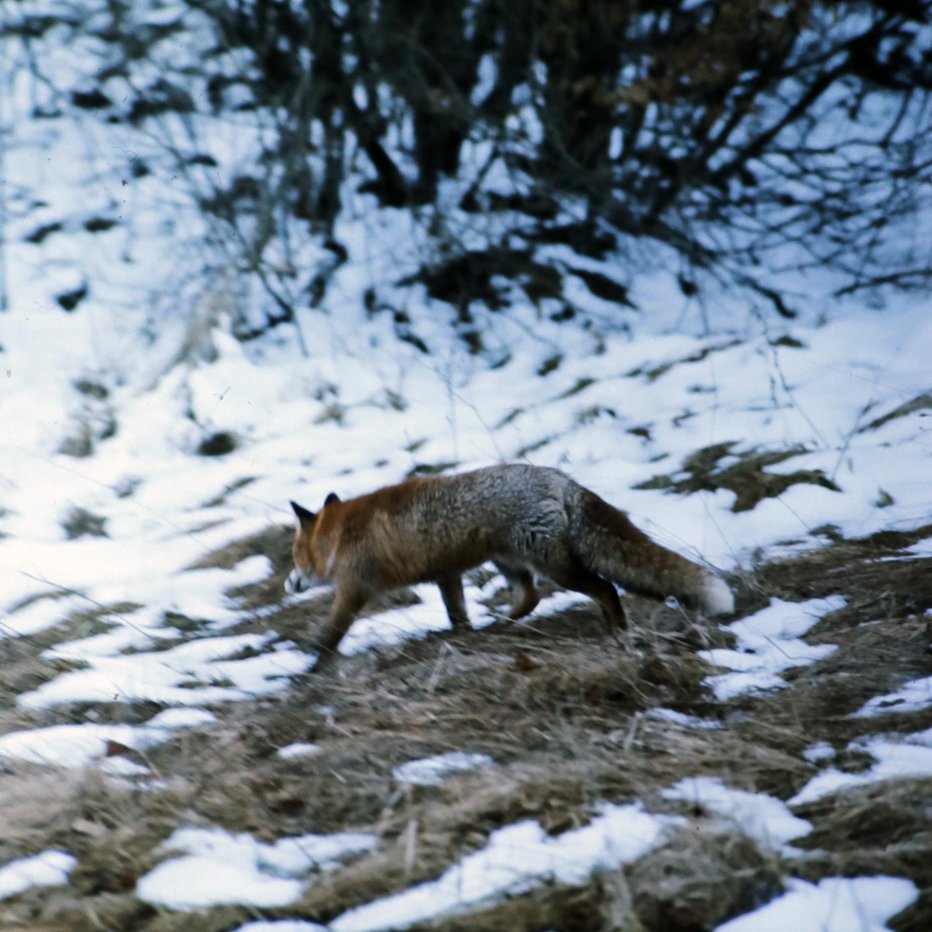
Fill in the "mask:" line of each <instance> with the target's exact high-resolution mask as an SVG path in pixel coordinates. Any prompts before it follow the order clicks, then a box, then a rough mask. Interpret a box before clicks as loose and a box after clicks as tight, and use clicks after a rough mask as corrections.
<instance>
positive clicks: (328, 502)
mask: <svg viewBox="0 0 932 932" xmlns="http://www.w3.org/2000/svg"><path fill="white" fill-rule="evenodd" d="M339 501H340V496H339V495H337V493H336V492H331V493H330V494H329V495H328V496H327V497H326V498H325V499H324V508H326V507H327V506H328V505H333V504H334V503H336V502H339Z"/></svg>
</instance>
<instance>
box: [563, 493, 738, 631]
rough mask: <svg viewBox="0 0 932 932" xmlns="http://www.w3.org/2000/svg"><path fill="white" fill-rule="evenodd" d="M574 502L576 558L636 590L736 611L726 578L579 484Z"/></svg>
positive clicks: (710, 611)
mask: <svg viewBox="0 0 932 932" xmlns="http://www.w3.org/2000/svg"><path fill="white" fill-rule="evenodd" d="M577 488H578V494H577V495H575V496H573V498H574V499H575V501H573V502H572V503H568V504H569V507H568V509H567V510H568V513H569V519H570V530H571V535H572V539H573V545H574V549H575V550H576V556H577V557H578V558H579V559H580V560H581V561H582V562H583V563H584V564H585V565H586V566H587V567H588V568H589V569H590V570H592V571H593V572H595V573H598V574H599V575H600V576H602V577H604V578H606V579H611V580H612V581H613V582H616V583H618V584H619V585H620V586H623V587H624V588H625V589H628V590H630V591H631V592H636V593H641V594H643V595H651V596H656V597H658V598H661V599H665V598H667V596H671V595H672V596H676V598H677V599H680V600H681V601H683V602H684V603H686V604H689V605H693V606H698V607H699V608H700V609H701V610H702V611H703V612H705V613H706V614H707V615H724V614H730V613H731V612H732V611H734V606H735V600H734V596H733V595H732V592H731V590H730V589H729V588H728V585H727V584H726V583H725V582H724V580H722V579H720V578H719V577H718V576H716V575H714V574H713V573H710V572H709V571H708V570H706V569H705V568H703V567H701V566H699V565H698V564H697V563H693V562H692V561H691V560H687V559H686V558H685V557H681V556H680V555H679V554H677V553H674V552H673V551H672V550H667V548H666V547H662V546H660V544H658V543H656V542H655V541H653V540H651V538H650V537H648V536H647V534H645V533H644V532H643V531H641V530H640V529H639V528H637V527H635V526H634V525H633V524H632V523H631V521H630V520H628V517H627V515H625V514H624V513H623V512H621V511H619V510H618V509H617V508H615V507H614V506H612V505H610V504H609V503H608V502H606V501H605V500H604V499H602V498H600V497H599V496H598V495H596V494H595V492H591V491H589V489H586V488H583V487H582V486H578V487H577Z"/></svg>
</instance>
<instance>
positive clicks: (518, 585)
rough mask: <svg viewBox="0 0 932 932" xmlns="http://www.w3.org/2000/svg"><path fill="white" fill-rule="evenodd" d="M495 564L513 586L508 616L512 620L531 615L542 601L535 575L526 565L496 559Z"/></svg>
mask: <svg viewBox="0 0 932 932" xmlns="http://www.w3.org/2000/svg"><path fill="white" fill-rule="evenodd" d="M494 562H495V566H496V568H497V569H498V571H499V572H500V573H501V574H502V576H504V577H505V582H507V583H508V585H509V586H510V587H511V610H510V611H509V612H508V617H509V618H511V620H512V621H515V620H517V619H518V618H523V617H524V616H525V615H530V614H531V612H533V611H534V609H535V608H537V603H538V602H540V594H539V593H538V591H537V587H536V586H535V585H534V576H533V574H532V573H531V571H530V570H529V569H528V568H527V567H525V566H519V565H516V564H512V563H504V562H502V561H501V560H495V561H494Z"/></svg>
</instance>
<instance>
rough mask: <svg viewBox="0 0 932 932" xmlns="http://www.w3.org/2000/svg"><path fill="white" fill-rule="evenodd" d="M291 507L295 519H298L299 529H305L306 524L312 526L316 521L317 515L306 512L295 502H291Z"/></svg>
mask: <svg viewBox="0 0 932 932" xmlns="http://www.w3.org/2000/svg"><path fill="white" fill-rule="evenodd" d="M291 507H292V509H293V510H294V513H295V517H296V518H297V519H298V521H299V523H300V524H301V527H306V526H307V525H308V524H313V523H314V522H315V521H316V520H317V515H315V514H314V512H313V511H308V510H307V509H306V508H302V507H301V505H299V504H298V503H297V502H292V503H291Z"/></svg>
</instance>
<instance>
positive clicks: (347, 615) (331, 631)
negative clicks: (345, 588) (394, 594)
mask: <svg viewBox="0 0 932 932" xmlns="http://www.w3.org/2000/svg"><path fill="white" fill-rule="evenodd" d="M365 604H366V596H365V595H363V594H362V593H359V592H341V591H339V590H338V591H337V595H336V599H335V600H334V603H333V611H332V612H331V614H330V620H329V621H328V622H327V624H326V626H325V627H324V630H323V631H322V632H321V633H320V635H319V636H318V637H317V639H316V640H315V641H314V642H312V649H313V650H316V651H317V659H316V660H315V661H314V664H313V666H312V667H311V669H310V672H311V673H317V672H318V671H320V670H322V669H323V668H324V667H325V666H327V665H329V664H330V663H331V661H332V660H333V658H334V657H335V656H336V652H337V647H339V645H340V641H342V640H343V635H344V634H346V632H347V631H348V630H349V627H350V625H351V624H352V623H353V619H355V617H356V616H357V615H358V614H359V612H360V610H361V609H362V607H363V605H365Z"/></svg>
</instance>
